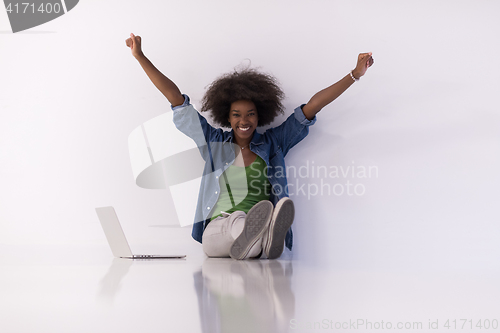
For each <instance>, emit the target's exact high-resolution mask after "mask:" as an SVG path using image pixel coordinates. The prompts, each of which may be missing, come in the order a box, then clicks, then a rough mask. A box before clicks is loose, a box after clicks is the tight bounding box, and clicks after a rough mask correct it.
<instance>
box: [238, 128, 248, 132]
mask: <svg viewBox="0 0 500 333" xmlns="http://www.w3.org/2000/svg"><path fill="white" fill-rule="evenodd" d="M238 128H239V129H240V130H242V131H248V130H249V129H250V127H238Z"/></svg>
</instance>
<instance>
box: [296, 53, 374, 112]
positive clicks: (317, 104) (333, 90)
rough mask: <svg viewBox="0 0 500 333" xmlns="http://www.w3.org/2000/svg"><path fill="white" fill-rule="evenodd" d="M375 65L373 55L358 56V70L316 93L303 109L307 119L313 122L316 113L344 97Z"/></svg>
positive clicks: (362, 54) (363, 54) (361, 54)
mask: <svg viewBox="0 0 500 333" xmlns="http://www.w3.org/2000/svg"><path fill="white" fill-rule="evenodd" d="M371 65H373V58H372V53H371V52H368V53H360V54H359V55H358V63H357V64H356V68H355V69H353V70H352V72H351V73H349V74H347V75H346V76H344V77H343V78H342V79H341V80H340V81H338V82H337V83H334V84H332V85H331V86H329V87H328V88H325V89H323V90H321V91H319V92H318V93H316V94H315V95H314V96H313V97H312V98H311V99H310V100H309V102H307V104H306V105H304V107H303V108H302V112H304V115H305V116H306V118H307V119H309V120H311V119H313V118H314V116H315V115H316V113H318V112H319V111H321V109H322V108H324V107H325V106H327V105H328V104H330V103H331V102H333V101H334V100H335V99H336V98H337V97H339V96H340V95H342V93H343V92H344V91H346V90H347V88H349V87H350V86H351V85H352V84H353V83H354V82H355V81H357V80H359V78H360V77H362V76H363V75H365V73H366V70H367V69H368V67H370V66H371Z"/></svg>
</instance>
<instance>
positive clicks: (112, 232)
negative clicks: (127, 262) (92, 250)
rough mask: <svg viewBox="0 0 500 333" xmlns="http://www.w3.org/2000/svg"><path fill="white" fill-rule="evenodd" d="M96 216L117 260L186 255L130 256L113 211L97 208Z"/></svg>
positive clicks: (175, 257)
mask: <svg viewBox="0 0 500 333" xmlns="http://www.w3.org/2000/svg"><path fill="white" fill-rule="evenodd" d="M95 211H96V212H97V216H98V217H99V220H100V221H101V225H102V229H103V230H104V234H105V235H106V238H107V240H108V243H109V247H111V252H113V255H114V256H115V257H117V258H127V259H181V258H185V257H186V255H184V254H179V255H158V254H156V255H152V254H132V251H131V250H130V246H129V245H128V242H127V238H126V237H125V234H124V233H123V229H122V226H121V225H120V221H118V216H117V215H116V212H115V209H114V208H113V207H111V206H109V207H97V208H96V209H95Z"/></svg>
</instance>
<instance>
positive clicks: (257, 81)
mask: <svg viewBox="0 0 500 333" xmlns="http://www.w3.org/2000/svg"><path fill="white" fill-rule="evenodd" d="M284 98H285V94H284V93H283V91H282V90H281V88H280V87H279V82H278V80H277V79H276V78H275V77H274V76H272V75H269V74H264V73H261V72H259V71H257V70H255V69H250V68H247V69H245V70H242V71H237V70H235V71H234V72H233V73H227V74H224V75H222V76H220V77H218V78H217V79H216V80H215V81H214V82H212V84H210V86H209V87H208V90H207V92H206V93H205V95H204V96H203V99H202V107H201V111H211V113H212V117H213V121H214V123H216V124H218V125H220V126H222V127H231V124H230V123H229V121H228V118H229V111H230V108H231V104H232V103H233V102H236V101H239V100H248V101H252V102H253V103H254V104H255V107H256V108H257V114H258V117H259V122H258V124H257V126H264V125H269V124H270V123H271V122H272V121H273V120H274V118H276V116H277V115H278V114H279V113H281V114H283V113H284V107H283V104H282V103H281V101H282V100H283V99H284Z"/></svg>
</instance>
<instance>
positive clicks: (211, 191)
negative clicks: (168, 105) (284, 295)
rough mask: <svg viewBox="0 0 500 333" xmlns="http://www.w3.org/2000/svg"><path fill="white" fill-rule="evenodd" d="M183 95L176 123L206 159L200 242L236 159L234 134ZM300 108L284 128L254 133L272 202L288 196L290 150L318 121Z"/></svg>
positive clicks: (197, 230) (197, 231) (289, 240)
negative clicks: (287, 158) (222, 183)
mask: <svg viewBox="0 0 500 333" xmlns="http://www.w3.org/2000/svg"><path fill="white" fill-rule="evenodd" d="M183 96H184V104H182V105H179V106H176V107H172V110H173V111H174V116H173V119H174V124H175V126H176V127H177V129H179V130H180V131H181V132H183V133H184V134H186V135H187V136H189V137H190V138H192V139H193V140H194V141H195V143H196V145H197V146H198V149H199V150H200V153H201V156H202V157H203V159H204V160H205V167H204V171H203V177H202V180H201V185H200V192H199V194H198V203H197V208H196V214H195V221H194V224H193V231H192V236H193V238H194V239H195V240H196V241H198V242H200V243H201V241H202V235H203V231H204V230H205V228H206V226H207V224H208V223H209V222H210V216H211V211H212V209H213V207H214V206H215V203H216V202H217V200H218V198H219V194H220V185H219V177H220V176H221V175H222V173H223V172H224V171H225V170H226V169H227V168H228V167H229V166H230V165H231V164H233V162H234V160H235V156H236V155H235V151H234V145H233V144H232V143H233V140H234V131H233V130H231V131H229V132H228V131H223V130H222V129H220V128H214V127H212V126H211V125H210V124H208V122H207V121H206V119H205V118H204V117H203V116H202V115H201V114H200V113H199V112H198V111H197V110H196V109H195V108H194V107H193V106H192V105H191V103H190V101H189V97H188V96H187V95H183ZM304 105H305V104H302V105H301V106H299V107H297V108H296V109H295V111H294V113H293V114H291V115H290V116H289V117H288V118H287V119H286V120H285V121H284V122H283V123H282V124H281V125H279V126H277V127H274V128H270V129H268V130H266V131H265V132H264V133H262V134H260V133H257V131H255V132H254V134H253V137H252V141H251V142H250V145H249V149H250V150H251V151H252V152H254V153H255V154H257V155H258V156H259V157H260V158H262V159H263V160H264V162H266V165H267V176H268V179H269V182H270V183H271V195H270V198H269V200H270V201H271V202H272V203H273V205H275V206H276V203H277V202H278V201H279V200H280V199H281V198H284V197H288V183H287V178H286V166H285V156H286V154H287V153H288V151H289V150H290V149H291V148H292V147H293V146H295V145H296V144H297V143H299V142H300V141H301V140H302V139H304V138H305V137H306V136H307V134H308V133H309V126H311V125H313V124H314V123H315V122H316V117H314V119H312V120H308V119H307V118H306V117H305V115H304V113H303V111H302V107H303V106H304ZM285 245H286V247H287V248H288V249H290V250H291V249H292V245H293V234H292V228H290V229H289V230H288V231H287V234H286V237H285Z"/></svg>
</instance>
